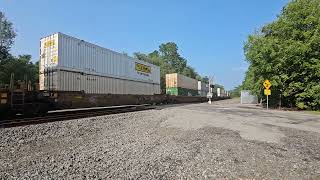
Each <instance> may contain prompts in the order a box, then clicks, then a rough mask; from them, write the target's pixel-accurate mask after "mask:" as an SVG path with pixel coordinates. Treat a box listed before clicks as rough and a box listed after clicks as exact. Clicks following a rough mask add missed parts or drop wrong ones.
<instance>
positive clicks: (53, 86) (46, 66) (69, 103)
mask: <svg viewBox="0 0 320 180" xmlns="http://www.w3.org/2000/svg"><path fill="white" fill-rule="evenodd" d="M174 77H179V78H180V79H181V78H183V79H187V77H184V76H183V77H182V76H179V75H176V76H174ZM179 78H176V79H179ZM188 80H189V81H190V82H193V81H192V80H190V79H188ZM194 81H195V80H194ZM11 82H14V80H12V81H11ZM179 82H180V83H181V82H183V83H184V84H183V85H184V86H183V87H189V86H190V88H189V89H192V93H191V94H190V92H191V91H185V89H183V87H179V86H180V85H179V86H175V87H174V86H172V87H170V88H171V89H172V91H176V92H174V93H172V94H170V93H169V94H160V68H159V67H158V66H155V65H153V64H150V63H147V62H144V61H140V60H137V59H134V58H131V57H129V56H127V55H125V54H121V53H117V52H115V51H112V50H109V49H106V48H103V47H100V46H97V45H94V44H92V43H89V42H86V41H83V40H81V39H77V38H74V37H71V36H68V35H65V34H63V33H55V34H52V35H50V36H47V37H44V38H42V39H41V40H40V63H39V88H38V90H30V88H28V85H27V84H26V83H22V84H21V83H20V84H18V87H15V86H14V84H11V85H10V88H4V89H0V111H1V112H0V113H1V115H4V114H24V115H39V114H45V113H47V112H48V111H50V110H57V109H70V108H86V107H101V106H113V105H125V104H132V105H133V104H166V103H191V102H204V101H206V100H207V98H206V97H205V96H199V94H198V87H197V86H198V82H197V81H196V85H194V83H192V84H190V83H189V84H188V82H187V81H185V80H184V81H179ZM167 83H170V82H169V81H168V82H167ZM193 86H194V87H193ZM168 87H169V86H168ZM175 89H176V90H175ZM168 90H169V89H168V88H167V92H168ZM184 91H185V93H181V92H184ZM217 98H218V97H217ZM220 99H221V98H220ZM0 117H1V116H0Z"/></svg>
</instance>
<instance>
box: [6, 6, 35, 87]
mask: <svg viewBox="0 0 320 180" xmlns="http://www.w3.org/2000/svg"><path fill="white" fill-rule="evenodd" d="M16 35H17V34H16V32H15V31H14V29H13V25H12V23H11V22H10V21H9V20H8V19H7V18H6V17H5V15H4V13H2V12H0V86H3V85H5V84H9V83H10V77H11V73H14V77H15V79H16V80H28V81H31V82H32V83H36V82H38V81H39V80H38V79H39V76H38V69H39V64H38V62H37V63H32V61H31V55H18V56H17V57H15V56H13V55H12V54H11V53H10V50H11V47H12V45H13V44H14V38H15V37H16Z"/></svg>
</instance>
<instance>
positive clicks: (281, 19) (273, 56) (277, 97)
mask: <svg viewBox="0 0 320 180" xmlns="http://www.w3.org/2000/svg"><path fill="white" fill-rule="evenodd" d="M319 22H320V1H319V0H293V1H291V2H290V3H288V5H287V6H286V7H284V8H283V10H282V12H281V14H280V15H279V16H278V18H277V20H275V21H274V22H272V23H270V24H267V25H265V26H264V27H263V28H262V29H261V31H260V32H258V33H255V34H253V35H250V36H249V38H248V40H247V42H246V44H245V47H244V50H245V55H246V59H247V61H248V62H249V63H250V66H249V69H248V71H247V73H246V78H245V80H244V82H243V87H244V88H245V89H250V90H252V91H253V92H255V93H257V94H258V95H259V96H260V97H262V95H263V94H262V92H263V86H262V83H263V81H264V80H265V79H269V80H270V81H271V84H272V87H271V89H272V95H271V103H273V105H284V106H291V107H292V106H297V107H298V108H300V109H320V23H319Z"/></svg>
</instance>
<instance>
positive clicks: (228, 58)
mask: <svg viewBox="0 0 320 180" xmlns="http://www.w3.org/2000/svg"><path fill="white" fill-rule="evenodd" d="M288 1H289V0H242V1H240V0H198V1H195V0H194V1H191V0H189V1H188V0H161V1H160V0H158V1H152V0H134V1H132V0H131V1H130V0H114V1H108V0H106V1H98V0H90V1H89V0H87V1H85V0H78V1H71V0H70V1H66V0H64V1H63V0H55V1H52V0H51V1H49V0H25V1H21V0H0V11H2V12H4V13H5V14H6V16H7V18H8V19H9V20H10V21H11V22H13V23H14V28H15V30H16V31H17V34H18V36H17V38H16V41H15V45H14V47H13V49H12V53H13V54H15V55H18V54H31V55H32V57H33V60H34V61H36V60H38V59H39V58H38V56H39V55H38V54H39V40H40V38H41V37H43V36H46V35H49V34H52V33H54V32H63V33H66V34H68V35H71V36H75V37H78V38H80V39H83V40H86V41H89V42H92V43H95V44H97V45H100V46H103V47H106V48H109V49H112V50H115V51H118V52H127V53H128V54H129V55H132V53H133V52H142V53H149V52H151V51H153V50H155V49H158V46H159V45H160V44H161V43H164V42H169V41H173V42H175V43H177V44H178V47H179V52H180V54H181V55H182V56H183V57H185V58H186V59H187V60H188V63H189V64H190V65H191V66H193V67H194V68H195V69H196V70H197V72H199V73H200V74H201V75H214V77H215V80H216V82H217V83H219V84H222V85H224V86H225V87H226V88H227V89H232V88H233V87H235V86H237V85H239V84H241V82H242V80H243V78H244V73H245V71H246V68H247V64H246V62H245V57H244V53H243V44H244V42H245V41H246V39H247V37H248V35H249V34H251V33H253V32H255V31H256V30H258V29H259V28H260V27H261V26H263V25H265V24H267V23H269V22H271V21H273V20H274V19H275V18H276V16H277V15H278V14H279V13H280V11H281V9H282V7H283V6H284V5H285V4H286V3H287V2H288Z"/></svg>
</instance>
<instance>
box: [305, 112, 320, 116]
mask: <svg viewBox="0 0 320 180" xmlns="http://www.w3.org/2000/svg"><path fill="white" fill-rule="evenodd" d="M305 112H306V113H308V114H315V115H320V111H305Z"/></svg>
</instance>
